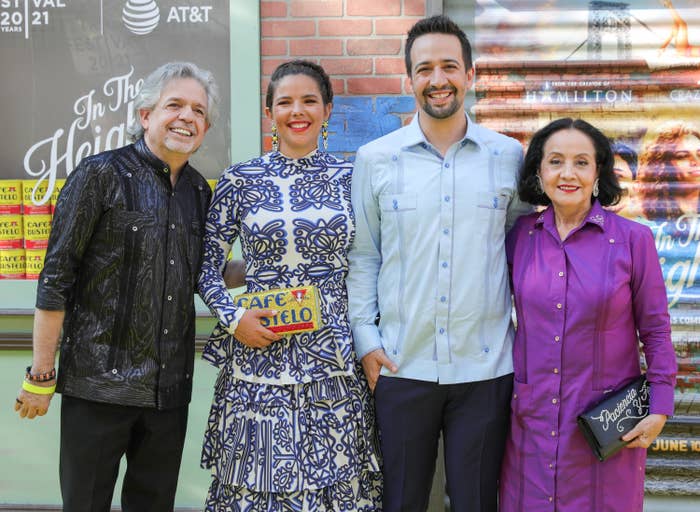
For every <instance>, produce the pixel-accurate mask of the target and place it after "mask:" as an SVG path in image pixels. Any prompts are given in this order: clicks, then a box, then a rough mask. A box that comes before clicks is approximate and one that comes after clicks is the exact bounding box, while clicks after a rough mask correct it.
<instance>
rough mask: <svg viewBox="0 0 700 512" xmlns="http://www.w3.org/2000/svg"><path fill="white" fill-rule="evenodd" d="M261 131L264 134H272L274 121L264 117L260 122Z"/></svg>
mask: <svg viewBox="0 0 700 512" xmlns="http://www.w3.org/2000/svg"><path fill="white" fill-rule="evenodd" d="M260 129H261V130H262V132H263V133H271V132H272V121H271V120H270V119H269V118H268V117H267V116H263V117H262V120H261V122H260Z"/></svg>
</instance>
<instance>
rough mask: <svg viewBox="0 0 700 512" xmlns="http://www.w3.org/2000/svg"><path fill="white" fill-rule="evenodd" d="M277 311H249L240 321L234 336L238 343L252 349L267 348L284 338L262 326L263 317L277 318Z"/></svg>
mask: <svg viewBox="0 0 700 512" xmlns="http://www.w3.org/2000/svg"><path fill="white" fill-rule="evenodd" d="M276 314H277V311H275V310H273V309H248V310H246V312H245V313H243V316H242V317H241V319H240V320H239V321H238V327H236V331H235V332H234V333H233V335H234V336H235V337H236V339H237V340H238V341H240V342H241V343H243V344H244V345H246V346H248V347H251V348H265V347H267V346H268V345H270V344H271V343H273V342H275V341H277V340H279V339H281V338H282V336H280V335H279V334H277V333H274V332H272V331H271V330H270V329H267V328H265V327H263V326H262V324H261V323H260V319H261V318H262V317H270V316H275V315H276Z"/></svg>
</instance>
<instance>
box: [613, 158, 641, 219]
mask: <svg viewBox="0 0 700 512" xmlns="http://www.w3.org/2000/svg"><path fill="white" fill-rule="evenodd" d="M613 172H614V173H615V176H616V177H617V181H618V183H619V184H620V188H621V189H622V195H621V196H620V202H618V203H617V204H616V205H613V206H609V207H608V209H609V210H610V211H613V212H615V213H621V212H622V211H623V210H625V209H627V208H628V207H629V206H630V205H631V203H632V197H633V195H634V193H635V183H634V174H633V173H632V169H630V164H629V163H628V162H627V161H626V160H625V159H624V158H622V157H621V156H620V155H615V163H614V164H613Z"/></svg>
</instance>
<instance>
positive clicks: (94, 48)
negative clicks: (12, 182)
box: [0, 0, 230, 202]
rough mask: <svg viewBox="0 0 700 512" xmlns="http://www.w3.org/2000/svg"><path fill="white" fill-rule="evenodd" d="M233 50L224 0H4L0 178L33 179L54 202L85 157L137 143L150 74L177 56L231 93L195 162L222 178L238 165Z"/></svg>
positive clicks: (0, 17) (0, 14) (0, 11)
mask: <svg viewBox="0 0 700 512" xmlns="http://www.w3.org/2000/svg"><path fill="white" fill-rule="evenodd" d="M229 53H230V52H229V2H228V1H225V0H0V61H1V62H2V64H3V72H2V75H1V76H0V91H1V92H0V104H1V105H2V109H0V112H1V113H0V119H1V122H2V125H3V127H4V129H3V137H2V138H0V179H2V180H9V179H22V180H28V179H33V180H35V181H36V186H37V187H44V188H43V189H42V194H41V197H36V196H37V194H35V199H36V200H37V201H38V202H41V201H48V198H49V197H50V196H51V194H52V192H53V189H54V185H55V183H56V180H61V179H65V178H66V177H67V176H68V175H69V174H70V173H71V171H72V170H73V169H74V168H75V166H76V165H77V164H78V163H79V162H80V160H81V159H82V158H84V157H85V156H88V155H94V154H96V153H99V152H101V151H104V150H107V149H112V148H116V147H119V146H123V145H125V144H127V143H128V142H130V141H129V139H128V136H127V132H126V127H127V125H128V124H129V123H130V122H131V121H132V120H133V118H132V113H131V111H130V107H131V104H132V101H133V99H134V97H135V95H136V94H137V92H138V91H139V89H140V87H141V83H142V80H143V78H144V77H145V75H147V74H148V73H149V72H150V71H152V70H153V69H155V68H156V67H158V66H159V65H160V64H163V63H165V62H168V61H173V60H180V61H182V60H185V61H192V62H194V63H196V64H197V65H198V66H200V67H202V68H204V69H208V70H210V71H212V72H213V74H214V76H215V78H216V80H217V82H218V84H219V87H220V90H221V91H223V92H224V94H222V102H221V105H220V111H221V113H222V114H223V115H222V116H221V117H220V118H219V122H218V124H216V125H215V126H214V127H213V128H212V129H211V130H210V131H209V133H208V134H207V136H206V138H205V140H204V144H203V146H202V148H201V150H200V151H199V152H198V154H196V155H195V156H194V157H193V159H192V163H193V165H194V166H195V167H196V168H197V169H198V170H199V171H200V172H202V174H204V175H205V176H206V177H208V178H214V177H216V176H218V175H219V173H220V172H221V170H222V169H224V168H225V167H226V166H227V165H228V164H229V163H230V157H229V152H230V151H229V149H230V148H229V145H230V143H229V140H230V136H229V134H230V126H229V120H228V119H229V116H228V112H229V111H230V106H229V99H228V95H227V94H225V92H226V91H228V90H229V61H230V59H229ZM46 185H48V187H46ZM37 190H38V189H37Z"/></svg>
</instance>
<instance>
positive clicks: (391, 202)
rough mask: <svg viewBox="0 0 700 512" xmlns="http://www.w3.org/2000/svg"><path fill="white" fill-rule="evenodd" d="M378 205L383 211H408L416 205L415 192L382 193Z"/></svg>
mask: <svg viewBox="0 0 700 512" xmlns="http://www.w3.org/2000/svg"><path fill="white" fill-rule="evenodd" d="M379 207H380V208H381V210H382V211H383V212H397V213H399V212H408V211H412V210H415V209H416V208H417V207H418V196H417V195H416V194H382V195H381V196H379Z"/></svg>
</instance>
